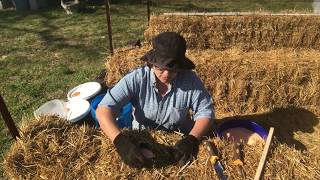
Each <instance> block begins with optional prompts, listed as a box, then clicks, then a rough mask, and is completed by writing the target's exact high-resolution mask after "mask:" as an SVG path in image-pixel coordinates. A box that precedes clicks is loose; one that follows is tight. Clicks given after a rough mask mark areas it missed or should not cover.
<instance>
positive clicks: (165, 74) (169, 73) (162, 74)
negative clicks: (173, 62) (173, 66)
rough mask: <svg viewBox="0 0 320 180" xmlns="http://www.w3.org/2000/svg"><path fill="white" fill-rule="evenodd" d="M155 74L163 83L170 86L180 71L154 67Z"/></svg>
mask: <svg viewBox="0 0 320 180" xmlns="http://www.w3.org/2000/svg"><path fill="white" fill-rule="evenodd" d="M153 70H154V74H155V75H156V77H157V78H158V80H159V81H160V82H162V83H165V84H169V83H170V82H171V81H172V80H173V79H174V78H176V77H177V74H178V71H173V70H168V69H165V68H160V67H158V66H156V65H153Z"/></svg>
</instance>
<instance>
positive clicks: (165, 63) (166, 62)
mask: <svg viewBox="0 0 320 180" xmlns="http://www.w3.org/2000/svg"><path fill="white" fill-rule="evenodd" d="M152 46H153V49H152V50H150V51H149V52H147V53H146V54H145V55H144V56H142V57H141V60H143V61H147V62H149V63H151V64H154V65H156V66H158V67H160V68H165V69H169V70H184V69H194V68H195V65H194V64H193V62H192V61H191V60H190V59H188V58H187V57H186V56H185V53H186V49H187V46H186V40H185V39H184V38H183V37H182V36H181V35H179V34H178V33H176V32H163V33H160V34H159V35H157V36H156V37H155V38H154V39H153V40H152Z"/></svg>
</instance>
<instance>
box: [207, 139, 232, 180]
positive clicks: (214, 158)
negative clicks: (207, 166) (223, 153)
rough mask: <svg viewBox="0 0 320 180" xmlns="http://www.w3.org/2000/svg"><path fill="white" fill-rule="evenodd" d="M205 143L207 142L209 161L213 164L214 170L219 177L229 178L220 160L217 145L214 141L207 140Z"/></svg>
mask: <svg viewBox="0 0 320 180" xmlns="http://www.w3.org/2000/svg"><path fill="white" fill-rule="evenodd" d="M204 143H205V146H206V149H207V150H208V154H209V161H210V163H211V164H212V165H213V167H214V170H215V171H216V173H217V175H218V177H219V179H220V180H227V176H226V175H225V174H224V168H223V166H222V164H221V162H220V161H219V156H218V149H217V147H216V146H215V145H214V143H213V142H210V141H205V142H204Z"/></svg>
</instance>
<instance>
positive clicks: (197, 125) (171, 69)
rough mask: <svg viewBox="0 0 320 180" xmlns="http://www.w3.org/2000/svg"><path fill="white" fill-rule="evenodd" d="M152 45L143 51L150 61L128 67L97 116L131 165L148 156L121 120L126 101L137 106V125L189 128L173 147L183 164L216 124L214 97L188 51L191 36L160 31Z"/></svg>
mask: <svg viewBox="0 0 320 180" xmlns="http://www.w3.org/2000/svg"><path fill="white" fill-rule="evenodd" d="M152 46H153V49H152V50H150V51H149V52H147V53H146V54H145V55H144V56H143V57H141V60H143V61H146V62H147V65H145V66H143V67H139V68H137V69H135V70H133V71H131V72H129V73H128V74H127V75H125V76H124V77H123V78H122V79H121V80H120V81H119V82H118V83H117V84H116V85H115V86H114V87H113V88H111V89H110V90H109V91H108V92H107V94H106V95H105V97H104V98H103V99H102V101H101V102H100V104H99V105H98V108H97V118H98V121H99V124H100V128H101V129H102V131H103V132H104V133H105V134H106V135H107V136H108V137H109V138H110V140H111V141H112V142H113V143H114V145H115V147H116V150H117V152H118V154H119V155H120V157H121V159H122V160H123V161H124V162H125V163H126V164H128V165H129V166H132V167H143V166H144V163H145V161H146V159H145V157H144V156H143V155H142V153H141V152H140V151H139V148H138V145H137V144H136V142H132V140H130V139H129V138H128V137H126V136H124V135H123V134H122V133H121V130H120V129H119V128H118V126H117V124H116V117H117V115H118V114H119V112H120V110H121V107H123V106H124V105H126V104H127V103H129V102H130V103H131V104H132V106H133V107H134V112H133V117H134V120H133V123H132V128H133V129H139V130H142V129H145V128H149V129H157V130H164V131H168V132H172V131H180V132H182V133H184V134H185V135H184V136H183V137H182V138H181V139H180V140H179V141H178V142H177V143H176V144H175V145H174V148H173V149H174V152H175V153H174V158H175V160H176V162H177V163H178V164H179V165H184V164H186V163H187V162H189V161H190V160H192V158H193V157H195V156H196V154H197V152H198V150H199V142H200V140H201V138H202V137H203V135H204V134H205V133H206V132H208V131H209V129H210V128H211V127H212V124H213V116H214V110H213V103H212V99H211V96H210V95H209V93H208V92H207V91H206V90H205V88H204V85H203V83H202V82H201V80H200V79H199V78H198V77H197V75H196V74H195V72H193V71H192V69H194V68H195V65H194V63H193V62H192V61H191V60H190V59H188V58H187V57H186V56H185V53H186V41H185V39H184V38H183V37H182V36H181V35H179V34H178V33H175V32H163V33H160V34H159V35H157V36H156V37H155V38H154V39H153V40H152ZM189 110H191V111H192V114H190V113H189ZM191 116H192V117H191Z"/></svg>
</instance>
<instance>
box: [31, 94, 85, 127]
mask: <svg viewBox="0 0 320 180" xmlns="http://www.w3.org/2000/svg"><path fill="white" fill-rule="evenodd" d="M89 112H90V103H89V102H88V101H87V100H84V99H72V100H70V101H68V102H65V101H63V100H59V99H54V100H51V101H48V102H46V103H44V104H43V105H41V106H40V107H39V108H38V109H37V110H35V111H34V116H35V118H36V119H39V118H40V117H41V116H53V115H56V116H59V117H60V118H63V119H65V120H67V121H70V122H72V123H75V122H78V121H81V120H82V119H83V118H84V117H86V116H87V115H88V113H89Z"/></svg>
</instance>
